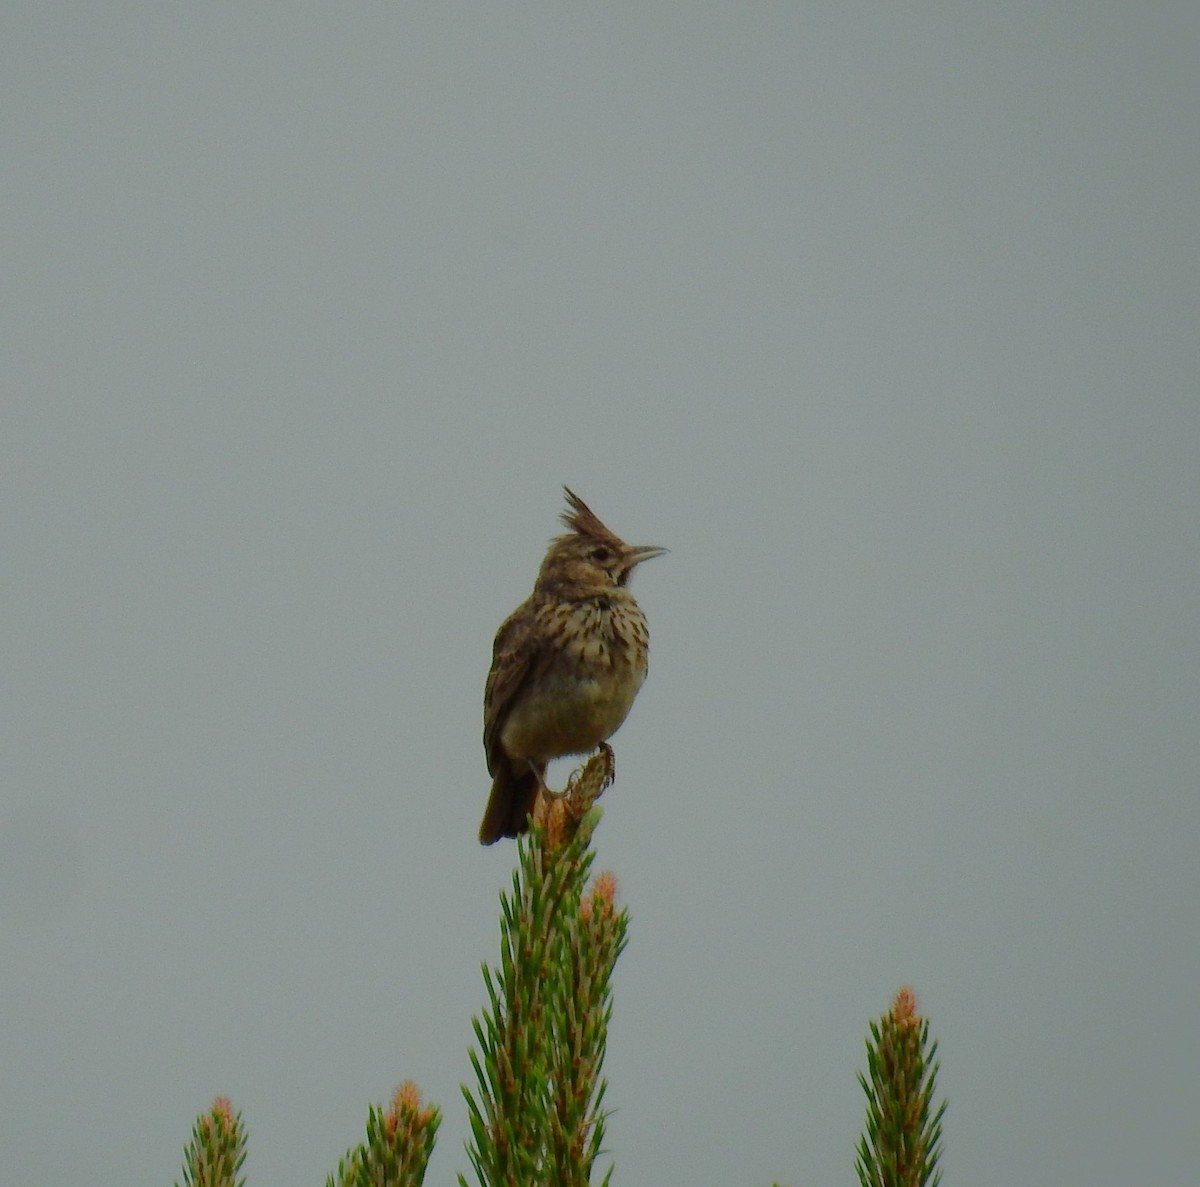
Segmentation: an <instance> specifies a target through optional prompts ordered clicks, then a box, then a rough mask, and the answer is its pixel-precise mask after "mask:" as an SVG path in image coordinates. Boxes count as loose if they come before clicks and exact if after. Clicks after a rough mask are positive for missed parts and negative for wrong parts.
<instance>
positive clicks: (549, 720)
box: [501, 669, 645, 762]
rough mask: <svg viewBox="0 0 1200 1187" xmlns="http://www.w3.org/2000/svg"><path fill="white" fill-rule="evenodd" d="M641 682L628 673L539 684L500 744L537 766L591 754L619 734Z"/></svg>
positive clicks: (523, 700) (641, 674) (640, 676)
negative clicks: (556, 759)
mask: <svg viewBox="0 0 1200 1187" xmlns="http://www.w3.org/2000/svg"><path fill="white" fill-rule="evenodd" d="M644 679H645V673H644V672H634V671H630V670H628V669H626V670H625V671H624V672H623V673H622V674H621V675H620V677H617V676H616V675H615V674H613V673H608V674H606V676H605V678H604V679H579V678H578V677H574V678H567V679H559V680H542V681H540V682H539V687H538V690H537V692H536V693H532V690H531V693H530V694H528V695H526V696H525V697H523V698H521V701H520V703H519V704H518V705H516V706H514V708H513V710H512V712H510V714H509V717H508V720H507V721H506V722H505V723H504V728H503V731H502V733H501V744H502V745H503V747H504V749H505V750H506V751H507V752H508V753H509V754H511V755H513V756H515V757H521V758H528V759H533V760H534V761H536V762H548V761H550V760H551V759H554V758H561V757H562V756H563V755H566V754H584V753H586V752H587V751H589V750H595V748H596V747H597V746H599V745H600V743H601V742H603V741H605V740H606V739H607V738H609V737H611V736H612V735H613V734H614V733H616V732H617V729H618V728H619V727H620V725H621V722H623V721H624V720H625V718H626V716H627V715H628V713H629V710H630V708H631V707H632V705H633V701H634V698H635V697H636V696H637V694H638V690H639V689H640V688H641V686H642V681H643V680H644Z"/></svg>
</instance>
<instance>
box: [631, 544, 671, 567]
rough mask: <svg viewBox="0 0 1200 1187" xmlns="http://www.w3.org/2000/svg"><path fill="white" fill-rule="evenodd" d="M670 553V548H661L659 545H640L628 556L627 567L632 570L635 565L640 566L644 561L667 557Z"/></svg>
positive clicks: (632, 549)
mask: <svg viewBox="0 0 1200 1187" xmlns="http://www.w3.org/2000/svg"><path fill="white" fill-rule="evenodd" d="M670 551H671V550H670V549H669V548H659V547H658V545H657V544H638V545H636V546H635V547H633V548H631V549H630V550H629V552H628V553H627V554H626V555H627V558H628V561H627V567H628V568H630V569H632V568H633V567H634V566H635V565H640V564H641V563H642V561H649V560H653V559H654V558H655V557H656V556H666V555H667V553H668V552H670Z"/></svg>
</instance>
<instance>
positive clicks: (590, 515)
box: [559, 486, 620, 543]
mask: <svg viewBox="0 0 1200 1187" xmlns="http://www.w3.org/2000/svg"><path fill="white" fill-rule="evenodd" d="M563 493H564V494H566V496H567V503H568V504H569V510H567V511H564V512H563V513H562V515H560V516H559V518H560V519H561V520H562V521H563V523H564V524H565V525H566V526H567V527H568V528H570V529H571V531H573V532H576V533H577V534H578V535H580V536H598V537H600V538H601V539H605V540H614V541H616V542H617V543H620V537H619V536H617V535H615V534H614V533H613V532H610V531H609V530H608V528H606V527H605V526H604V524H602V523H601V522H600V520H599V519H598V518H597V516H596V513H595V512H594V511H593V510H592V509H591V508H590V507H589V506H588V505H587V504H586V503H585V502H584V501H583V500H582V499H581V498H580V497H579V496H578V495H577V494H576V493H575V492H574V491H573V490H572V489H571V488H570V487H569V486H564V487H563Z"/></svg>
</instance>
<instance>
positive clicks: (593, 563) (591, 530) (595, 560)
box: [537, 486, 667, 595]
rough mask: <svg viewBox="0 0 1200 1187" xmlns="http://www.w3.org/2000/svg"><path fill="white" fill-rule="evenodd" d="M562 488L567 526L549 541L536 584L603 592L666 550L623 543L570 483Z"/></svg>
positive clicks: (563, 515) (544, 586)
mask: <svg viewBox="0 0 1200 1187" xmlns="http://www.w3.org/2000/svg"><path fill="white" fill-rule="evenodd" d="M563 490H564V491H565V492H566V496H567V504H568V509H567V510H566V511H564V512H563V513H562V517H561V518H562V521H563V523H564V524H565V525H566V527H568V528H570V529H571V530H570V531H569V532H568V533H567V534H566V535H565V536H558V537H557V538H556V539H554V540H553V541H552V542H551V544H550V548H549V551H548V552H547V553H546V559H545V560H543V561H542V568H541V571H540V572H539V573H538V582H537V583H538V587H539V588H547V587H553V588H559V589H569V590H571V591H573V592H579V593H584V594H589V595H591V594H603V593H605V592H607V591H609V590H613V589H618V588H621V587H622V586H624V585H625V584H626V582H628V580H629V575H630V574H631V573H632V572H633V570H634V569H635V568H637V566H638V565H640V564H641V563H642V561H648V560H650V559H651V558H652V557H656V556H662V555H663V553H664V552H666V551H667V550H666V549H665V548H658V547H657V546H655V545H650V544H626V543H625V541H624V540H622V539H621V538H620V536H617V535H614V534H613V533H612V532H610V531H609V530H608V528H606V527H605V526H604V524H602V523H601V522H600V520H599V519H598V518H597V517H596V515H595V513H594V512H593V511H592V509H591V508H590V507H589V506H588V505H587V504H586V503H585V502H584V501H583V500H582V499H581V498H580V497H579V496H578V495H577V494H576V493H575V492H574V491H573V490H571V489H570V487H566V486H564V487H563Z"/></svg>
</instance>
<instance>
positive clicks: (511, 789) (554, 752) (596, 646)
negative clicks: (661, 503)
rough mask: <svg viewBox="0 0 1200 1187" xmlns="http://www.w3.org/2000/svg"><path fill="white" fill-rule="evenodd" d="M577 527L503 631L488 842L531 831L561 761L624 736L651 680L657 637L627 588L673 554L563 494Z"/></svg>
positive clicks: (490, 745) (491, 691)
mask: <svg viewBox="0 0 1200 1187" xmlns="http://www.w3.org/2000/svg"><path fill="white" fill-rule="evenodd" d="M563 490H564V491H565V492H566V496H567V503H568V504H569V509H568V510H567V511H564V512H563V514H562V521H563V523H564V524H565V525H566V527H567V528H569V529H570V531H569V532H568V533H567V534H566V535H564V536H558V537H557V538H556V539H554V540H552V541H551V543H550V548H549V550H548V551H547V552H546V557H545V559H544V560H543V561H542V567H541V569H540V571H539V572H538V576H537V581H536V582H535V584H534V587H533V593H532V594H531V595H530V596H529V598H528V600H527V601H525V602H523V603H522V604H521V605H520V606H518V607H517V609H516V610H514V611H513V612H512V614H510V615H509V616H508V618H507V619H506V620H505V622H504V624H503V626H501V627H500V630H499V632H498V633H497V635H496V643H495V646H494V647H493V649H492V670H491V671H490V672H489V673H488V678H487V685H486V687H485V689H484V695H483V747H484V750H485V751H486V753H487V765H488V773H489V774H490V775H491V776H492V793H491V795H490V797H489V798H488V805H487V811H486V812H485V813H484V816H483V823H482V824H481V825H480V827H479V840H480V842H481V843H483V844H484V845H490V844H491V843H492V842H493V841H497V840H499V839H500V838H501V837H515V836H517V835H518V834H519V833H523V832H524V831H525V828H526V817H527V816H528V815H529V814H530V812H531V811H532V810H533V805H534V801H535V800H536V798H537V794H538V791H539V790H542V789H544V788H545V777H546V766H547V764H548V763H549V762H550V760H551V759H554V758H561V757H562V756H563V755H567V754H584V753H586V752H588V751H590V750H594V749H596V747H597V746H599V745H600V744H601V743H602V742H604V741H605V740H606V739H608V738H609V737H611V736H612V735H613V734H614V733H616V731H617V729H618V727H619V726H620V724H621V722H623V721H624V720H625V716H626V714H627V713H628V712H629V709H630V707H631V706H632V705H633V700H634V697H636V696H637V693H638V689H640V688H641V686H642V681H644V680H645V679H646V666H647V661H648V657H649V642H650V636H649V632H648V631H647V629H646V618H645V615H643V614H642V611H641V608H640V607H639V606H638V604H637V602H636V601H634V598H633V594H631V593H630V592H629V589H628V587H627V583H628V581H629V575H630V574H631V573H632V572H633V570H634V569H635V568H636V567H637V566H638V565H639V564H641V563H642V561H644V560H649V559H650V558H651V557H655V556H661V555H662V553H664V552H665V551H666V549H664V548H657V547H652V546H648V545H643V546H639V547H633V546H630V545H628V544H626V543H625V542H624V541H623V540H621V539H620V537H618V536H615V535H614V534H613V533H612V532H610V531H609V530H608V528H606V527H605V526H604V524H602V523H601V522H600V520H599V519H597V518H596V516H595V515H594V514H593V513H592V511H591V509H590V508H589V507H588V506H587V504H586V503H584V501H583V500H582V499H581V498H580V497H579V496H578V495H577V494H575V493H574V492H573V491H571V490H570V489H568V488H567V487H563Z"/></svg>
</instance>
